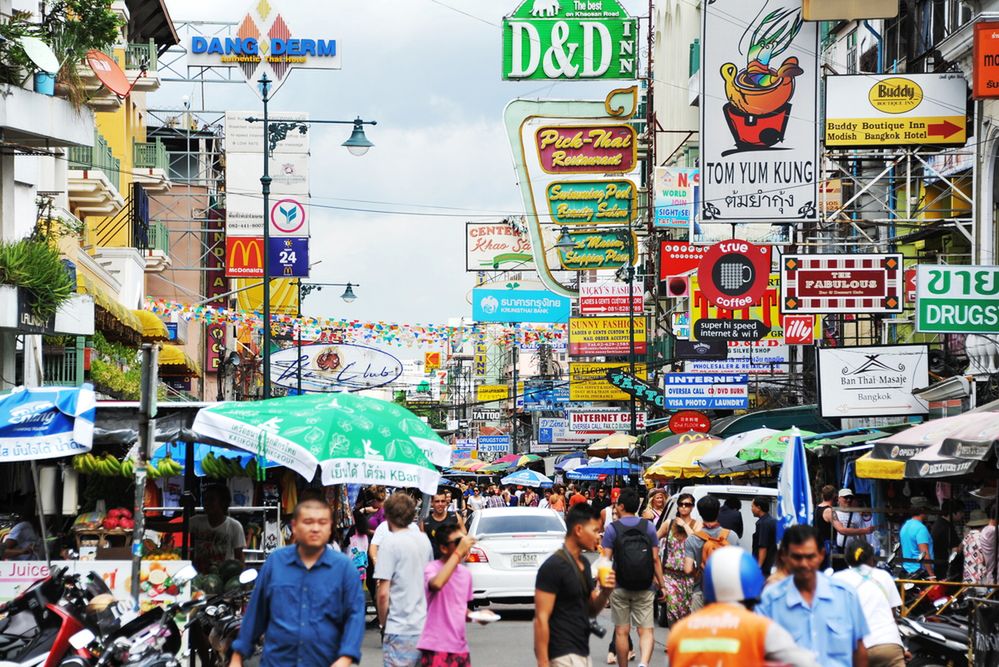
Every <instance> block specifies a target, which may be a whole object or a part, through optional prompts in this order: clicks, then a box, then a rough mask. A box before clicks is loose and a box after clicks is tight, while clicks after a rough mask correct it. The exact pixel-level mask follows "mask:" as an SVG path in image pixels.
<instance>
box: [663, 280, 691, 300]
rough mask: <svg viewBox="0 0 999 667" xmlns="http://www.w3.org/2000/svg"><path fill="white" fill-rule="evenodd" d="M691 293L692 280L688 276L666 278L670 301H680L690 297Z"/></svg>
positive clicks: (667, 294)
mask: <svg viewBox="0 0 999 667" xmlns="http://www.w3.org/2000/svg"><path fill="white" fill-rule="evenodd" d="M689 292H690V279H689V277H688V276H666V296H667V297H668V298H670V299H679V298H682V297H685V296H688V295H689Z"/></svg>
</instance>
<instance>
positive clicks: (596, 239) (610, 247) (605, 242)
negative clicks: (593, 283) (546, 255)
mask: <svg viewBox="0 0 999 667" xmlns="http://www.w3.org/2000/svg"><path fill="white" fill-rule="evenodd" d="M627 233H628V234H630V237H631V238H630V239H629V238H628V237H627V236H625V233H622V232H602V231H599V230H588V231H571V232H568V237H569V239H570V240H571V241H572V243H573V247H571V248H558V260H559V263H560V264H561V265H562V268H563V269H565V270H566V271H593V270H599V269H619V268H621V267H622V266H628V263H629V262H628V260H629V259H630V260H631V263H632V264H634V263H635V262H637V260H638V253H637V252H636V249H637V248H638V238H637V237H636V236H635V233H634V232H627Z"/></svg>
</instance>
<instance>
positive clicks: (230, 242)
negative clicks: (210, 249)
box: [225, 235, 264, 278]
mask: <svg viewBox="0 0 999 667" xmlns="http://www.w3.org/2000/svg"><path fill="white" fill-rule="evenodd" d="M225 258H226V259H225V275H226V277H227V278H263V277H264V239H263V237H260V236H228V235H227V236H226V237H225Z"/></svg>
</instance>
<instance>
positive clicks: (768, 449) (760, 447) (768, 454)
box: [737, 429, 817, 463]
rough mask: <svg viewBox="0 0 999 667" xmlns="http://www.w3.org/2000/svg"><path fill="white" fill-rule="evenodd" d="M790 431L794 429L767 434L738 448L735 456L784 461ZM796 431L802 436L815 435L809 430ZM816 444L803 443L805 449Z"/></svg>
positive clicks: (755, 459)
mask: <svg viewBox="0 0 999 667" xmlns="http://www.w3.org/2000/svg"><path fill="white" fill-rule="evenodd" d="M792 431H794V429H787V430H786V431H778V432H777V433H774V434H773V435H770V436H767V437H766V438H763V439H762V440H759V441H757V442H755V443H753V444H751V445H749V446H748V447H744V448H743V449H741V450H739V453H738V455H737V456H738V457H739V458H740V459H742V460H743V461H766V462H767V463H784V452H786V451H787V445H788V443H790V442H791V437H792ZM798 433H800V434H801V437H802V438H807V437H808V436H810V435H815V434H814V433H812V432H811V431H798ZM816 446H817V444H816V443H805V448H806V449H814V448H815V447H816Z"/></svg>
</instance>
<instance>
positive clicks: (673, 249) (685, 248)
mask: <svg viewBox="0 0 999 667" xmlns="http://www.w3.org/2000/svg"><path fill="white" fill-rule="evenodd" d="M707 252H708V248H705V247H704V246H696V245H693V244H691V243H687V242H686V241H662V242H661V243H660V244H659V279H660V280H667V279H669V277H670V276H675V275H679V274H681V273H689V272H691V271H694V270H696V269H697V266H698V265H699V264H700V263H701V260H703V259H704V256H705V255H706V254H707Z"/></svg>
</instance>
